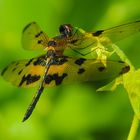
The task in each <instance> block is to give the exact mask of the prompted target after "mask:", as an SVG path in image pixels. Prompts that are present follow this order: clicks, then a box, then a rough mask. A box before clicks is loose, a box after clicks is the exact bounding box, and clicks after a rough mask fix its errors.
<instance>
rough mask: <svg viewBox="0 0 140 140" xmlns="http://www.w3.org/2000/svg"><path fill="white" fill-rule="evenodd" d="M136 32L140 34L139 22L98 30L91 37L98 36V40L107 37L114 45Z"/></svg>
mask: <svg viewBox="0 0 140 140" xmlns="http://www.w3.org/2000/svg"><path fill="white" fill-rule="evenodd" d="M137 32H140V21H135V22H131V23H127V24H123V25H120V26H116V27H113V28H110V29H107V30H99V31H96V32H94V33H92V34H93V36H98V37H99V38H104V37H107V38H109V39H110V40H111V42H113V43H114V42H116V41H119V40H121V39H124V38H126V37H129V36H131V35H133V34H135V33H137Z"/></svg>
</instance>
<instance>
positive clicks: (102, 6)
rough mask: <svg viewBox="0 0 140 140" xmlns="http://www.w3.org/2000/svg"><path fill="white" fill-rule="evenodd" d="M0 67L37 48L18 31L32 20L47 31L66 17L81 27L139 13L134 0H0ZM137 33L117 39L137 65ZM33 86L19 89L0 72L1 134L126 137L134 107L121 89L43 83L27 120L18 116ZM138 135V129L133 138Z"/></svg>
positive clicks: (40, 139)
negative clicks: (26, 42) (29, 46)
mask: <svg viewBox="0 0 140 140" xmlns="http://www.w3.org/2000/svg"><path fill="white" fill-rule="evenodd" d="M0 19H1V22H0V70H1V69H2V68H3V67H4V66H6V65H7V64H8V63H10V62H11V61H13V60H17V59H25V58H31V57H35V56H37V55H38V54H41V53H42V52H34V51H33V52H32V51H25V50H23V49H22V46H21V42H20V41H21V32H22V29H23V27H24V26H25V25H27V24H28V23H29V22H31V21H36V22H37V23H38V24H39V25H40V26H41V27H42V29H43V30H44V31H46V32H47V34H48V35H49V36H50V37H52V36H55V35H57V34H58V27H59V25H60V24H63V23H71V24H72V25H74V26H78V27H81V28H83V29H85V30H86V31H95V30H97V29H106V28H109V27H113V26H116V25H120V24H122V23H127V22H131V21H135V20H138V19H140V1H139V0H117V1H116V0H104V1H103V0H59V1H58V0H39V1H38V0H37V1H35V0H21V1H18V0H0ZM139 38H140V34H137V35H134V36H132V37H130V38H128V39H125V40H123V41H120V42H119V43H117V45H119V46H120V47H121V48H122V50H124V52H125V53H126V54H127V56H128V57H129V59H130V60H131V61H132V63H133V64H134V66H136V68H139V67H140V63H139V53H140V47H139V46H140V39H139ZM36 89H37V88H33V89H22V88H21V89H20V88H17V87H14V86H12V85H11V84H10V83H8V82H6V81H4V80H3V79H2V77H0V140H19V139H20V140H25V139H26V140H31V139H34V140H105V139H106V140H125V139H126V137H127V135H128V132H129V128H130V125H131V121H132V118H133V111H132V108H131V105H130V103H129V99H128V96H127V93H126V91H125V90H124V89H123V88H122V87H121V86H120V87H119V88H117V90H116V91H115V92H114V93H111V92H109V93H96V92H95V87H94V83H92V82H90V83H82V84H77V85H67V86H59V87H54V88H49V89H46V90H45V92H44V93H43V95H42V96H41V99H40V101H39V102H38V104H37V107H36V109H35V111H34V112H33V114H32V116H31V117H30V119H29V120H27V121H26V122H25V123H22V122H21V120H22V117H23V115H24V113H25V111H26V109H27V107H28V105H29V103H30V101H31V99H32V96H33V95H34V94H35V92H36ZM139 139H140V134H138V136H137V140H139Z"/></svg>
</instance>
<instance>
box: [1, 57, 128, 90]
mask: <svg viewBox="0 0 140 140" xmlns="http://www.w3.org/2000/svg"><path fill="white" fill-rule="evenodd" d="M58 60H59V64H57V65H56V64H53V65H51V66H50V68H49V70H48V73H47V76H46V77H45V87H53V86H57V85H61V84H71V83H74V82H83V81H100V80H103V79H110V78H115V77H117V76H119V75H121V74H124V73H126V72H128V71H129V69H130V67H129V66H128V65H127V64H126V63H124V62H122V61H107V66H106V67H105V66H104V65H103V63H102V62H101V61H99V60H94V59H90V60H88V59H84V58H70V57H64V56H63V57H59V59H58ZM45 64H46V61H45V59H44V56H43V55H42V56H40V57H37V58H33V59H30V60H21V61H16V62H13V63H11V64H10V65H9V66H8V67H6V68H5V69H4V70H3V71H2V73H1V75H2V76H3V77H4V78H5V79H6V80H7V81H9V82H11V83H13V84H14V85H16V86H19V87H25V88H28V87H34V86H36V85H38V84H39V82H41V79H42V76H43V75H44V72H45V68H46V67H45Z"/></svg>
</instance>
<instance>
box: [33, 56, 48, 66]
mask: <svg viewBox="0 0 140 140" xmlns="http://www.w3.org/2000/svg"><path fill="white" fill-rule="evenodd" d="M33 64H34V65H35V66H36V65H41V66H46V62H45V61H44V60H43V59H41V58H38V59H37V60H36V61H34V62H33Z"/></svg>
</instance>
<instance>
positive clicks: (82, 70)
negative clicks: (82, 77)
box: [77, 68, 85, 74]
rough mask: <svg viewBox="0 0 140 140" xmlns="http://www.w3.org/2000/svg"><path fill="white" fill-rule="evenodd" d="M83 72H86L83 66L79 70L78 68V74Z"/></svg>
mask: <svg viewBox="0 0 140 140" xmlns="http://www.w3.org/2000/svg"><path fill="white" fill-rule="evenodd" d="M83 72H85V69H83V68H80V69H79V70H78V72H77V73H78V74H82V73H83Z"/></svg>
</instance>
